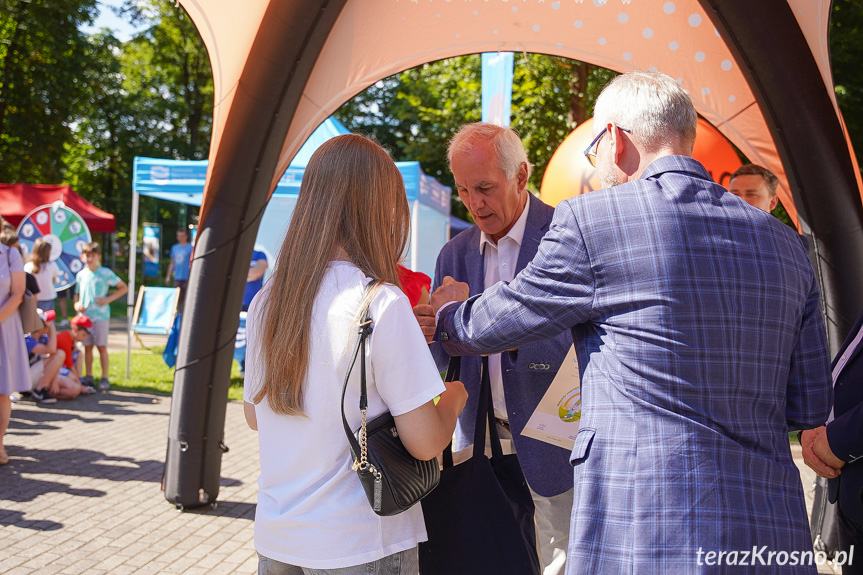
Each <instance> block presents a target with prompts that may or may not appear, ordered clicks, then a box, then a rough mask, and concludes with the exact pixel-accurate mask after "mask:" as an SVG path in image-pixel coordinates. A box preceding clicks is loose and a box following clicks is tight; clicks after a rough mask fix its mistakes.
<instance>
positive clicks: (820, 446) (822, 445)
mask: <svg viewBox="0 0 863 575" xmlns="http://www.w3.org/2000/svg"><path fill="white" fill-rule="evenodd" d="M819 429H823V430H824V431H823V432H822V433H820V434H819V435H818V436H816V437H815V443H814V445H813V446H812V451H814V452H815V455H816V456H818V458H819V459H820V460H821V461H823V462H824V463H826V464H827V465H829V466H830V467H832V468H833V469H836V470H837V471H836V474H837V475H838V474H839V471H838V470H839V469H842V468H843V467H845V462H844V461H842V460H841V459H839V458H838V457H836V455H834V454H833V450H832V449H830V444H829V443H828V442H827V428H826V427H824V428H819Z"/></svg>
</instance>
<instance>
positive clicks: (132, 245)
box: [126, 192, 140, 379]
mask: <svg viewBox="0 0 863 575" xmlns="http://www.w3.org/2000/svg"><path fill="white" fill-rule="evenodd" d="M139 198H140V196H139V195H138V192H132V225H131V229H130V237H129V293H128V294H126V379H129V377H130V374H131V362H132V313H133V310H134V308H135V269H136V268H137V263H138V262H137V259H138V201H139Z"/></svg>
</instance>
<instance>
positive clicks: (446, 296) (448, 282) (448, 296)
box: [431, 276, 470, 315]
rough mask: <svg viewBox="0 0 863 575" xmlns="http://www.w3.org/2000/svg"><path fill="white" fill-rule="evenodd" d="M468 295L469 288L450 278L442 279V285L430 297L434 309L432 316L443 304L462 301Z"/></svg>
mask: <svg viewBox="0 0 863 575" xmlns="http://www.w3.org/2000/svg"><path fill="white" fill-rule="evenodd" d="M469 295H470V286H468V285H467V284H466V283H464V282H457V281H455V280H454V279H453V278H452V277H451V276H446V277H445V278H443V283H442V284H441V286H440V287H439V288H437V289H436V290H435V292H434V293H433V294H432V296H431V306H432V308H434V315H437V312H438V311H439V310H440V308H442V307H443V306H444V305H445V304H447V303H449V302H451V301H464V300H466V299H467V298H468V296H469Z"/></svg>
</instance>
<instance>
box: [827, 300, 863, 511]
mask: <svg viewBox="0 0 863 575" xmlns="http://www.w3.org/2000/svg"><path fill="white" fill-rule="evenodd" d="M861 325H863V315H861V316H860V317H859V318H858V319H857V323H855V324H854V327H853V328H852V329H851V331H850V332H849V333H848V337H847V338H846V339H845V343H843V344H842V349H840V350H839V353H837V354H836V357H835V358H834V359H833V366H834V367H835V366H836V363H837V362H838V361H839V358H841V357H842V356H843V355H844V354H845V353H846V352H848V353H850V354H851V357H850V359H849V360H848V362H847V363H846V364H845V367H844V368H843V369H842V371H841V372H840V373H839V377H837V378H836V383H835V385H834V386H833V396H834V402H833V417H834V419H833V421H831V422H830V423H829V424H828V425H827V442H828V443H829V444H830V449H831V450H832V451H833V453H834V454H835V455H836V457H838V458H839V459H841V460H842V461H845V462H846V465H845V467H843V468H842V472H841V473H840V475H839V477H837V478H836V479H830V480H828V486H829V491H828V498H829V499H830V501H831V502H832V503H835V502H836V501H837V500H838V501H839V507H841V508H842V512H843V513H844V514H845V515H846V516H847V517H849V518H850V519H852V520H853V521H855V522H856V523H857V524H858V525H863V354H861V353H860V352H861V351H863V345H858V346H857V347H856V348H854V349H852V350H849V349H848V346H849V344H850V343H851V341H852V340H853V339H854V338H855V337H856V335H857V332H858V331H859V330H860V326H861Z"/></svg>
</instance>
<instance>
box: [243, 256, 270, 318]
mask: <svg viewBox="0 0 863 575" xmlns="http://www.w3.org/2000/svg"><path fill="white" fill-rule="evenodd" d="M267 265H268V264H267V254H265V253H264V252H259V251H258V250H255V251H254V252H252V261H251V263H250V264H249V273H248V275H247V276H246V292H245V293H244V294H243V311H248V309H249V304H250V303H252V298H253V297H255V295H257V293H258V292H259V291H261V288H262V287H264V272H266V271H267Z"/></svg>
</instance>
